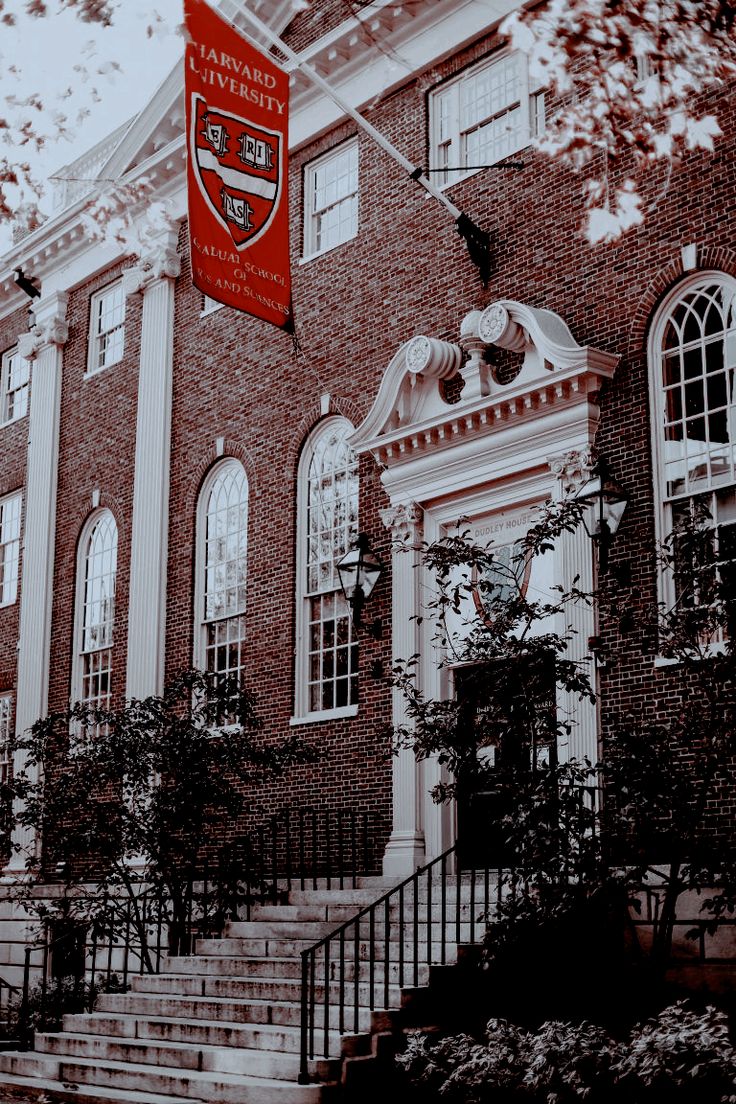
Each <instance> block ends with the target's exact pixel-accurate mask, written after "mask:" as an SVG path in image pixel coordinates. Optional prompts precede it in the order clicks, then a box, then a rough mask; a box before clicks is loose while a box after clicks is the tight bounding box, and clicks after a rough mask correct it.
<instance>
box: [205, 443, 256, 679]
mask: <svg viewBox="0 0 736 1104" xmlns="http://www.w3.org/2000/svg"><path fill="white" fill-rule="evenodd" d="M198 533H199V565H198V570H197V596H196V601H197V623H198V625H199V640H198V642H197V647H196V651H197V654H196V656H195V662H196V663H197V665H198V666H200V667H202V668H203V669H204V670H206V671H213V672H215V673H217V674H223V675H232V676H234V677H236V678H240V677H241V676H242V673H243V643H244V641H245V582H246V567H247V549H248V480H247V478H246V475H245V471H244V470H243V466H242V464H240V463H239V461H237V460H232V459H229V460H223V461H222V462H221V463H220V464H218V465H217V466H216V467H215V468H213V470H212V471H211V472H210V475H209V477H208V479H207V480H206V481H205V484H204V486H203V488H202V493H201V495H200V504H199V517H198Z"/></svg>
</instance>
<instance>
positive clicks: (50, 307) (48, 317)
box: [18, 291, 69, 360]
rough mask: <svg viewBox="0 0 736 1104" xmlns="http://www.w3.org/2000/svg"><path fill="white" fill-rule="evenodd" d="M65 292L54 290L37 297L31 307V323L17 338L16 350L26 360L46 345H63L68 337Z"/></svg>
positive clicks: (35, 355)
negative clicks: (36, 301)
mask: <svg viewBox="0 0 736 1104" xmlns="http://www.w3.org/2000/svg"><path fill="white" fill-rule="evenodd" d="M67 299H68V296H67V293H66V292H65V291H54V292H52V293H51V294H50V295H47V296H45V297H44V298H43V299H39V301H38V303H36V304H35V306H34V307H33V325H32V326H31V328H30V330H29V331H28V333H24V334H21V335H20V337H19V338H18V351H19V352H20V355H21V356H22V357H25V358H26V360H35V359H36V357H37V356H38V354H39V353H40V352H41V350H42V349H43V348H45V346H47V345H59V346H61V345H65V344H66V340H67V338H68V337H69V325H68V323H67V320H66V304H67Z"/></svg>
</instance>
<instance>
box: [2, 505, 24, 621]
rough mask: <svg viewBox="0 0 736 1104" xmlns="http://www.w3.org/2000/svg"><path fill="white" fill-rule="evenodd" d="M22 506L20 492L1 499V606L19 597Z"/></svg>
mask: <svg viewBox="0 0 736 1104" xmlns="http://www.w3.org/2000/svg"><path fill="white" fill-rule="evenodd" d="M20 506H21V496H20V495H19V494H14V495H8V497H7V498H4V499H2V500H1V501H0V606H11V605H12V604H13V602H14V601H15V600H16V598H17V597H18V560H19V556H20Z"/></svg>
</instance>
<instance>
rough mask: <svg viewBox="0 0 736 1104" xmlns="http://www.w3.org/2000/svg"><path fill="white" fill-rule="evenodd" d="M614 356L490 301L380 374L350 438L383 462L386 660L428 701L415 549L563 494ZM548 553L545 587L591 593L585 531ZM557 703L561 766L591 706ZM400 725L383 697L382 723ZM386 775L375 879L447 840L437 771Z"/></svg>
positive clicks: (397, 770) (511, 304) (577, 615)
mask: <svg viewBox="0 0 736 1104" xmlns="http://www.w3.org/2000/svg"><path fill="white" fill-rule="evenodd" d="M497 349H502V350H506V351H507V353H508V354H516V356H517V359H518V361H519V362H520V363H519V365H518V370H517V372H516V375H515V376H514V377H513V378H512V379H511V381H510V382H507V383H504V382H502V377H501V376H500V374H498V373H496V372H495V371H494V363H493V361H494V351H495V350H497ZM495 355H496V357H497V356H498V354H495ZM618 359H619V358H618V357H617V356H615V355H614V354H611V353H607V352H603V351H601V350H599V349H594V348H592V347H590V346H581V345H578V344H577V342H576V341H575V339H574V338H573V336H572V334H571V333H570V330H569V329H568V327H567V325H566V324H565V322H564V321H563V320H562V319H561V318H560V317H559V315H557V314H555V313H554V312H552V311H549V310H540V309H539V308H535V307H529V306H527V305H525V304H524V303H519V302H515V301H514V300H509V299H501V300H498V301H497V302H495V303H493V304H491V306H489V307H486V309H485V310H483V311H478V310H473V311H470V313H469V314H467V315H466V317H465V318H464V320H463V322H462V325H461V327H460V336H459V338H458V341H457V343H453V342H448V341H440V340H438V339H436V338H432V337H427V336H425V335H419V336H417V337H413V338H411V339H410V340H409V341H407V342H405V343H404V344H403V345H402V346H401V347H400V349H399V350H398V351H397V353H396V354H395V355H394V357H393V359H392V360H391V362H390V363H389V365H388V367H387V368H386V371H385V372H384V376H383V379H382V381H381V384H380V386H379V389H378V394H377V395H376V399H375V401H374V404H373V407H372V409H371V411H370V413H369V414H368V416H367V418H366V419H365V421H364V422H363V424H362V425H361V426H359V427H358V429H357V430H356V432H355V434H354V435H353V437H352V438H351V444H352V446H353V448H354V449H355V451H356V452H358V453H366V452H369V453H371V454H372V455H373V457H374V458H375V460H376V461H377V463H378V464H379V465H380V466H381V467H382V468H383V472H382V475H381V480H382V482H383V485H384V487H385V489H386V492H387V494H388V496H389V500H390V504H391V505H390V508H389V509H388V510H386V511H384V521H385V523H386V524H387V527H388V528H389V529H390V530H391V532H392V535H393V538H394V543H393V553H392V571H393V607H392V623H393V636H392V648H393V657H394V659H395V660H396V659H408V658H409V656H411V655H413V654H416V653H420V654H421V657H422V658H421V662H420V665H419V668H418V670H417V681H418V684H419V686H420V689H421V690H422V692H423V693H424V694H425V695H426V696H429V697H435V696H437V697H441V696H446V695H447V693H448V690H447V686H446V685H443V677H442V676H443V672H441V671H439V670H438V666H437V663H438V658H439V657H438V656H437V655H436V654H435V653H433V650H432V645H431V643H430V637H431V627H430V626H429V625H427V624H425V623H424V622H422V623H421V624H418V623H417V621H416V620H413V619H412V618H415V617H416V616H417V615H419V614H420V613H421V594H422V590H423V587H424V586H426V585H428V583H429V580H427V579H423V578H422V575H423V569H422V567H421V556H420V553H419V551H418V545H419V544H420V543H421V541H422V540H426V541H433V540H436V539H438V538H439V537H440V536H442V534H443V533H444V532H446V531H447V529H448V528H450V527H452V526H453V525H454V524H456V523H457V521H458V519H459V518H461V517H463V518H469V519H473V518H481V517H483V518H487V517H488V516H490V515H493V514H494V513H498V514H499V515H501V514H504V512H505V513H506V516H507V515H508V511H514V510H518V509H519V508H522V507H530V506H533V505H535V504H541V503H543V502H546V501H550V500H558V499H560V498H563V497H564V496H566V495H567V494H569V493H570V491H571V490H572V489H573V488H574V487H575V486H576V485H578V484H579V482H580V480H581V479H583V478H585V477H586V475H587V474H588V473H589V471H590V468H591V466H592V463H593V444H594V440H595V433H596V429H597V426H598V420H599V417H600V409H599V405H598V400H599V393H600V390H601V387H602V386H603V384H604V382H605V381H606V380H607V379H610V378H611V377H612V376H613V373H614V371H615V368H616V364H617V363H618ZM457 376H461V377H462V381H463V384H462V391H461V393H460V395H459V399H457V400H456V401H448V399H449V397H450V393H449V388H447V384H446V381H448V380H450V379H453V382H454V383H455V384H456V385H457V384H459V383H460V381H459V380H456V379H454V377H457ZM446 388H447V389H446ZM454 390H455V394H456V395H457V386H455V388H454ZM445 396H447V397H445ZM552 556H553V568H552V570H553V572H554V578H555V581H556V582H558V583H560V584H562V585H563V586H565V585H566V584H568V585H569V584H570V583H571V582H572V580H573V579H574V578H575V576H579V584H578V585H579V586H580V587H581V588H588V589H591V588H592V583H593V561H592V548H591V544H590V541H589V539H588V538H587V536H585V534H584V533H583V534H581V533H580V532H579V531H578V532H576V533H574V534H565V536H564V537H563V538H561V539H560V540H559V541H558V544H557V546H556V547H555V549H554V552H553V553H552ZM593 617H594V614H593V612H592V611H591V609H590V608H589V607H587V606H580V607H579V608H576V610H575V611H574V613H573V627H574V629H575V630H576V637H575V640H576V644H577V649H578V651H579V655H580V656H582V655H585V654H586V650H587V641H588V638H589V636H591V635H592V634H593V631H594V621H593ZM563 628H564V627H563ZM571 654H572V653H571ZM558 708H559V709H561V710H563V711H564V712H566V713H569V712H572V711H574V713H575V721H576V724H575V726H574V727H573V729H572V732H571V735H570V738H569V743H568V746H567V747H566V748H565V747H561V748H559V749H558V750H559V754H560V756H561V758H565V757H566V756H573V755H574V756H576V757H579V756H582V755H586V754H587V755H588V756H590V757H591V758H595V757H596V751H597V747H596V745H597V725H596V713H595V706H593V705H591V704H586V703H579V702H577V701H575V702H568V701H565V700H564V695H561V694H558ZM406 721H407V718H406V715H405V710H404V703H403V700H402V697H401V695H400V694H396V693H395V694H394V699H393V723H394V724H406ZM393 777H394V783H393V785H394V825H393V832H392V835H391V838H390V840H389V843H388V846H387V849H386V854H385V858H384V872H385V874H386V875H391V876H402V875H406V874H409V873H411V872H412V871H413V870H414V869H415V868H416V866H417V865H418V864H419V863H421V862H422V861H427V860H429V859H431V858H433V857H435V856H436V855H437V854H439V853H440V852H441V851H442V850H443V849H444V848H446V847H448V846H449V845H450V844H451V843H452V842H453V838H454V832H453V823H452V822H453V817H452V815H451V811H450V810H448V809H447V808H446V807H442V806H436V805H434V804H433V802H432V800H431V798H430V797H429V790H430V789H431V787H432V786H433V785H434V783H435V782H437V781H439V777H440V776H439V768H438V766H437V764H436V763H434V762H432V761H427V762H424V763H421V764H417V763H415V761H414V756H413V753H412V752H411V751H405V752H400V753H399V755H398V756H396V757H395V759H394V775H393Z"/></svg>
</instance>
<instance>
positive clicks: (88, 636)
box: [73, 510, 118, 709]
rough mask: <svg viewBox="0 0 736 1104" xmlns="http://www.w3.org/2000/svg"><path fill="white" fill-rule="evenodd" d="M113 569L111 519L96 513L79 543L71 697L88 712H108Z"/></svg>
mask: <svg viewBox="0 0 736 1104" xmlns="http://www.w3.org/2000/svg"><path fill="white" fill-rule="evenodd" d="M117 566H118V528H117V525H116V524H115V518H114V517H113V516H112V514H111V513H110V511H109V510H99V511H98V512H97V513H96V514H94V515H93V517H92V518H91V519H90V521H89V522H88V523H87V525H86V526H85V529H84V531H83V533H82V539H81V541H80V557H79V568H78V570H79V579H78V589H77V602H78V607H77V608H78V610H79V613H78V623H79V628H78V631H79V638H78V639H79V650H78V676H77V685H76V687H75V693H74V695H73V696H74V697H75V698H76V699H77V700H78V701H81V702H84V703H85V704H86V705H89V706H90V707H91V708H92V709H108V708H109V706H110V701H111V698H112V675H113V635H114V628H115V582H116V576H117Z"/></svg>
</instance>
